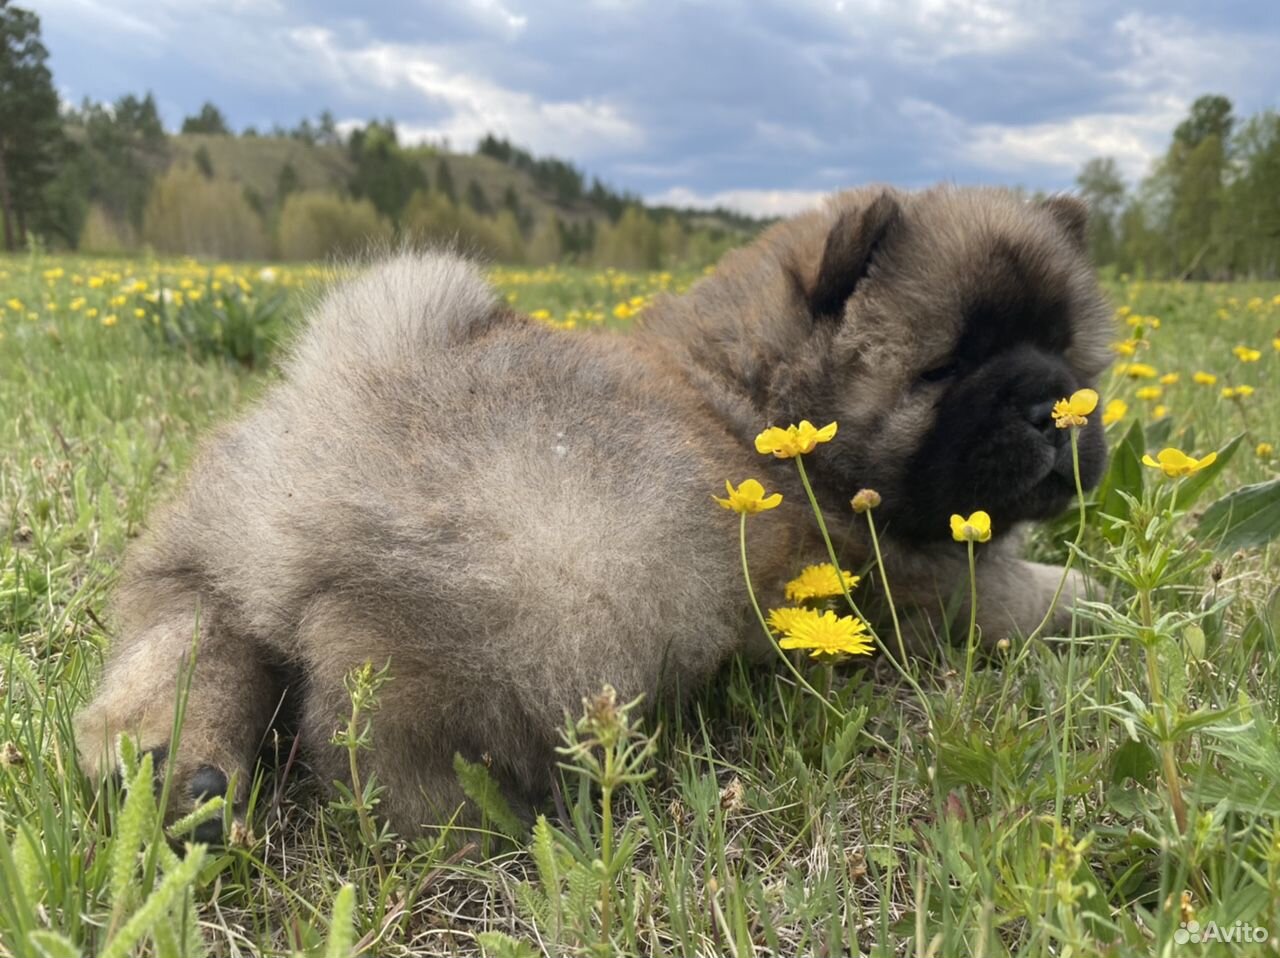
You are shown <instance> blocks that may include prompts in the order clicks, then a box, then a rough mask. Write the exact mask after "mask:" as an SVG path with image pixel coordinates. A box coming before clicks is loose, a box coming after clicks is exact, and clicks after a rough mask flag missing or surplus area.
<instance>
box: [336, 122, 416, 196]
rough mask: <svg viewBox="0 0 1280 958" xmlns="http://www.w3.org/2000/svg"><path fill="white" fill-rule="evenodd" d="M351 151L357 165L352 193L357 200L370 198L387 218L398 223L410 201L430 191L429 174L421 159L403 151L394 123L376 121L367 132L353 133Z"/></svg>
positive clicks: (348, 144)
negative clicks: (427, 187)
mask: <svg viewBox="0 0 1280 958" xmlns="http://www.w3.org/2000/svg"><path fill="white" fill-rule="evenodd" d="M347 152H348V154H350V156H351V158H352V159H353V160H354V161H355V164H356V169H355V173H354V174H353V175H352V177H351V181H350V188H351V194H352V195H353V196H355V197H356V198H357V199H359V198H361V197H367V198H368V199H369V201H370V202H372V203H373V205H374V206H375V207H376V208H377V210H378V212H379V213H381V214H382V215H383V216H386V217H389V218H391V219H392V220H397V221H398V220H399V218H400V214H401V213H403V212H404V208H405V206H406V204H408V202H409V198H410V197H411V196H413V194H414V193H415V192H417V191H418V190H422V189H426V186H427V175H426V173H424V172H423V169H422V166H421V164H420V163H419V162H418V161H417V159H415V158H414V157H413V156H411V155H409V154H408V153H406V152H405V151H404V150H402V149H401V148H400V144H399V142H398V141H397V139H396V127H395V124H394V123H392V122H391V121H390V120H387V121H385V122H379V121H377V120H373V121H370V123H369V124H368V125H367V126H366V127H365V128H364V129H357V130H353V131H352V133H351V139H350V140H349V141H348V142H347Z"/></svg>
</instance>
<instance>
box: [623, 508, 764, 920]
mask: <svg viewBox="0 0 1280 958" xmlns="http://www.w3.org/2000/svg"><path fill="white" fill-rule="evenodd" d="M742 518H743V519H745V518H746V515H745V514H744V515H743V517H742ZM613 757H614V756H613V749H612V748H606V749H604V774H603V775H602V776H601V777H600V818H601V821H600V861H601V863H602V864H603V866H604V880H603V881H601V882H600V931H601V937H602V938H603V939H604V940H605V941H606V942H607V941H609V940H610V939H609V934H610V931H611V929H610V925H611V923H612V898H611V896H610V894H609V893H610V891H611V890H612V888H613V868H614V863H613V784H614V774H613Z"/></svg>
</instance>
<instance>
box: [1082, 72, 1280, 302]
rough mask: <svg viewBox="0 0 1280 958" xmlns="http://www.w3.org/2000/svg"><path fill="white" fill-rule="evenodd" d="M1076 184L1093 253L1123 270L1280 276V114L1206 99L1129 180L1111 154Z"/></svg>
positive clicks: (1178, 274) (1151, 274) (1150, 273)
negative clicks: (1248, 111)
mask: <svg viewBox="0 0 1280 958" xmlns="http://www.w3.org/2000/svg"><path fill="white" fill-rule="evenodd" d="M1076 185H1077V187H1078V188H1079V191H1080V193H1081V195H1082V196H1084V197H1085V199H1087V200H1088V201H1089V204H1090V209H1091V211H1092V224H1091V225H1092V229H1091V235H1090V242H1091V244H1092V250H1093V255H1094V259H1095V260H1096V261H1097V263H1098V264H1099V265H1100V266H1102V267H1104V268H1110V269H1113V270H1114V271H1115V272H1117V273H1126V274H1129V275H1131V276H1148V277H1171V278H1181V279H1248V278H1257V279H1274V278H1276V277H1277V275H1280V114H1277V113H1276V112H1275V111H1274V110H1265V111H1262V112H1260V113H1256V114H1254V115H1253V116H1249V117H1245V118H1243V119H1241V118H1238V117H1237V116H1236V115H1235V112H1234V108H1233V105H1232V103H1231V101H1230V100H1229V99H1227V98H1226V97H1224V96H1216V95H1209V96H1202V97H1200V98H1199V99H1197V100H1196V101H1195V102H1194V103H1193V104H1192V105H1191V108H1190V110H1189V111H1188V113H1187V116H1186V118H1185V119H1184V120H1183V121H1182V122H1181V123H1179V124H1178V125H1177V126H1176V127H1175V128H1174V130H1173V136H1172V139H1171V141H1170V143H1169V146H1168V149H1167V150H1166V151H1165V152H1164V155H1163V156H1161V157H1160V159H1159V160H1158V161H1157V162H1156V163H1155V164H1154V165H1153V167H1152V169H1151V171H1150V173H1149V174H1148V175H1147V176H1146V177H1145V178H1143V179H1142V180H1141V181H1140V182H1139V183H1137V184H1136V185H1133V186H1129V185H1128V184H1126V183H1125V180H1124V178H1123V177H1122V176H1121V175H1120V169H1119V166H1118V164H1117V163H1116V161H1115V160H1114V159H1113V158H1110V157H1099V158H1096V159H1092V160H1090V161H1089V162H1088V163H1086V164H1085V165H1084V168H1083V169H1082V170H1081V171H1080V175H1079V177H1077V180H1076Z"/></svg>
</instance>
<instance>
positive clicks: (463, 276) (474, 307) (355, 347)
mask: <svg viewBox="0 0 1280 958" xmlns="http://www.w3.org/2000/svg"><path fill="white" fill-rule="evenodd" d="M508 316H510V312H509V310H507V309H506V308H505V304H504V303H502V302H501V301H500V300H499V298H498V295H497V294H496V293H495V292H494V290H493V287H492V286H490V285H489V283H488V282H487V281H486V280H485V277H484V275H483V273H481V271H480V269H479V267H477V266H476V264H475V263H473V262H472V261H470V260H468V259H466V258H465V257H463V256H461V255H459V254H457V253H455V252H453V251H451V250H442V249H436V250H431V251H426V252H421V251H415V252H400V253H397V254H395V255H392V256H390V257H387V258H385V259H383V260H381V261H380V262H378V263H376V264H375V265H373V266H371V267H369V268H368V269H365V270H363V271H362V272H359V273H358V274H356V275H355V276H354V277H352V278H350V279H346V280H344V281H341V282H339V283H338V284H337V285H335V286H334V287H333V288H332V289H331V290H330V291H329V292H328V293H327V294H326V295H325V296H324V297H323V298H322V299H321V300H320V302H319V303H318V304H317V305H316V306H315V308H313V309H312V310H311V316H310V320H309V323H308V326H307V329H306V330H305V331H304V332H303V333H302V334H301V336H300V337H299V338H298V341H297V343H296V344H295V346H294V348H293V351H292V357H291V361H290V363H289V367H290V373H291V376H294V377H296V376H298V375H307V374H309V373H320V374H324V373H325V372H332V371H336V370H343V369H352V368H366V369H367V368H389V367H395V366H399V365H401V364H403V363H405V362H412V361H413V359H414V358H415V357H416V356H420V355H422V354H424V353H425V354H433V353H437V352H439V351H440V350H441V349H443V348H445V347H448V346H450V345H454V344H457V343H461V342H465V341H466V340H468V339H472V338H474V337H476V336H478V335H482V334H483V333H484V332H485V331H487V330H488V329H490V328H491V327H492V326H494V325H495V324H497V323H499V322H502V321H503V320H504V318H506V317H508Z"/></svg>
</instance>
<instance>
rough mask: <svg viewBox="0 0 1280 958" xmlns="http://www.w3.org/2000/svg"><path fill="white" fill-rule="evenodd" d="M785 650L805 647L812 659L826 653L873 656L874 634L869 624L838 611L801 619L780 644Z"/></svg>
mask: <svg viewBox="0 0 1280 958" xmlns="http://www.w3.org/2000/svg"><path fill="white" fill-rule="evenodd" d="M778 645H780V646H781V647H782V648H784V649H804V650H806V651H807V652H808V653H809V656H810V658H815V659H816V658H818V657H819V656H823V655H831V656H835V655H870V654H871V637H870V636H869V635H867V625H866V623H865V622H863V621H862V620H861V619H855V618H854V617H853V616H851V615H842V616H837V615H836V614H835V613H834V612H824V613H822V614H821V615H819V614H818V613H816V612H814V613H812V615H810V616H804V617H803V618H797V619H796V620H795V622H794V623H793V624H792V628H791V631H790V632H788V633H787V637H786V638H785V639H783V640H782V641H781V642H779V643H778Z"/></svg>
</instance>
